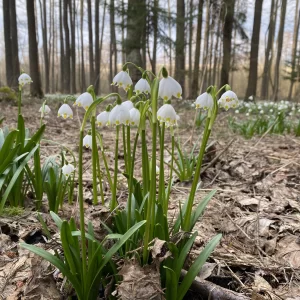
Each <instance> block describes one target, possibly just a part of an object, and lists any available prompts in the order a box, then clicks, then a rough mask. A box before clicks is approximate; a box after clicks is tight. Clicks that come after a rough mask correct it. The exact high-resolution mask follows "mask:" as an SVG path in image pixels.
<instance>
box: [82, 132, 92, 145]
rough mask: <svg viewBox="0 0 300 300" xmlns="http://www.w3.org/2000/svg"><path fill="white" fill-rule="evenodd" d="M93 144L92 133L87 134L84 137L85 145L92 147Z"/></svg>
mask: <svg viewBox="0 0 300 300" xmlns="http://www.w3.org/2000/svg"><path fill="white" fill-rule="evenodd" d="M92 144H93V139H92V136H91V135H90V134H87V135H86V136H85V137H84V138H83V146H84V147H86V148H90V149H92Z"/></svg>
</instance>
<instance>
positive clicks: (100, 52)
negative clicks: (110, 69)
mask: <svg viewBox="0 0 300 300" xmlns="http://www.w3.org/2000/svg"><path fill="white" fill-rule="evenodd" d="M105 13H106V1H104V7H103V15H102V25H101V37H100V47H99V48H100V49H99V63H100V64H101V60H102V45H103V35H104V25H105ZM99 94H100V95H101V80H100V78H99Z"/></svg>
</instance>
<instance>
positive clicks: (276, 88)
mask: <svg viewBox="0 0 300 300" xmlns="http://www.w3.org/2000/svg"><path fill="white" fill-rule="evenodd" d="M286 6H287V0H282V4H281V12H280V24H279V32H278V39H277V56H276V62H275V70H274V76H275V77H274V93H273V97H272V98H273V101H277V99H278V91H279V76H280V70H279V67H280V60H281V53H282V46H283V34H284V24H285V14H286Z"/></svg>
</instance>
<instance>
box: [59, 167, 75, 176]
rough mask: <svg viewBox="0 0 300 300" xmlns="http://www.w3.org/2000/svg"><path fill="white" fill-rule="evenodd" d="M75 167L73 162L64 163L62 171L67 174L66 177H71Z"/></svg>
mask: <svg viewBox="0 0 300 300" xmlns="http://www.w3.org/2000/svg"><path fill="white" fill-rule="evenodd" d="M74 170H75V168H74V166H73V165H72V164H67V165H64V166H63V167H62V168H61V171H62V173H63V174H64V175H65V176H66V177H69V176H70V175H71V174H72V173H73V172H74Z"/></svg>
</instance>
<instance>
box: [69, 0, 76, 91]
mask: <svg viewBox="0 0 300 300" xmlns="http://www.w3.org/2000/svg"><path fill="white" fill-rule="evenodd" d="M69 1H70V2H69V8H70V21H71V22H70V24H71V41H72V46H71V61H72V73H71V74H72V75H71V76H72V77H71V93H72V94H75V93H76V35H75V29H76V28H75V20H76V8H75V0H69Z"/></svg>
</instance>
